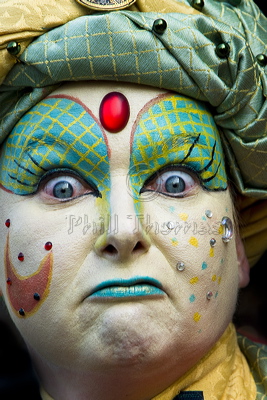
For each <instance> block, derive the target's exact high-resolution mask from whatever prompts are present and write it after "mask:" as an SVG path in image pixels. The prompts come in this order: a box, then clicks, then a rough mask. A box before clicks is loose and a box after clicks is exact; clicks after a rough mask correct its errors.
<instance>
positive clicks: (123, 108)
mask: <svg viewBox="0 0 267 400" xmlns="http://www.w3.org/2000/svg"><path fill="white" fill-rule="evenodd" d="M129 117H130V105H129V102H128V100H127V99H126V97H125V96H124V95H123V94H122V93H119V92H111V93H108V94H107V95H106V96H105V97H104V98H103V100H102V101H101V104H100V109H99V118H100V122H101V124H102V125H103V127H104V128H105V129H106V130H107V131H108V132H111V133H117V132H120V131H122V130H123V129H124V128H125V126H126V125H127V123H128V120H129Z"/></svg>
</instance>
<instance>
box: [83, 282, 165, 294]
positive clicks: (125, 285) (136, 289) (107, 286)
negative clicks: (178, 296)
mask: <svg viewBox="0 0 267 400" xmlns="http://www.w3.org/2000/svg"><path fill="white" fill-rule="evenodd" d="M155 295H156V296H159V295H160V296H162V295H165V292H164V291H163V286H162V284H161V283H160V282H159V281H158V280H157V279H154V278H151V277H134V278H131V279H117V280H109V281H105V282H101V283H100V284H99V285H97V286H96V287H95V288H94V289H93V290H92V292H91V293H90V295H89V297H99V298H106V297H112V298H125V297H140V296H141V297H145V296H155Z"/></svg>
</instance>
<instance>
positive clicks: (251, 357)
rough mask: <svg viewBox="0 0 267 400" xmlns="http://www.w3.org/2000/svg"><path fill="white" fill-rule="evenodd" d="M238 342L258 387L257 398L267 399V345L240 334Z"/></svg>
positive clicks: (258, 399) (257, 399)
mask: <svg viewBox="0 0 267 400" xmlns="http://www.w3.org/2000/svg"><path fill="white" fill-rule="evenodd" d="M238 344H239V347H240V349H241V351H242V353H243V354H244V355H245V357H246V359H247V361H248V364H249V366H250V369H251V372H252V375H253V377H254V380H255V383H256V387H257V397H256V400H267V346H266V345H264V344H260V343H255V342H252V341H251V340H249V339H248V338H246V337H245V336H241V335H238Z"/></svg>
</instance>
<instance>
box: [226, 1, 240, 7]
mask: <svg viewBox="0 0 267 400" xmlns="http://www.w3.org/2000/svg"><path fill="white" fill-rule="evenodd" d="M241 1H242V0H227V3H230V4H231V5H232V6H234V7H237V6H239V4H240V3H241Z"/></svg>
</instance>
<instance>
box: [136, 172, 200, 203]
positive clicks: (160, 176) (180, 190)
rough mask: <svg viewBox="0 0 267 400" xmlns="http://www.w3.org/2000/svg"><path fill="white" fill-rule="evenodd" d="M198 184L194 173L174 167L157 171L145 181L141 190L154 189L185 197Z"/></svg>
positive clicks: (167, 194) (173, 195)
mask: <svg viewBox="0 0 267 400" xmlns="http://www.w3.org/2000/svg"><path fill="white" fill-rule="evenodd" d="M196 186H197V181H196V178H193V176H192V174H190V173H188V172H186V171H183V170H178V169H177V170H175V169H174V168H173V169H168V170H167V171H166V170H164V171H159V172H157V174H156V176H155V175H154V176H153V177H152V178H150V179H149V180H148V182H147V183H145V185H144V187H143V189H142V190H141V192H145V191H154V192H158V193H162V194H165V195H166V196H171V197H184V196H186V195H187V193H188V192H189V191H191V190H192V189H193V188H195V187H196Z"/></svg>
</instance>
